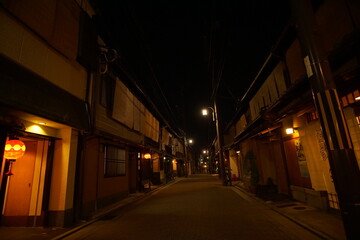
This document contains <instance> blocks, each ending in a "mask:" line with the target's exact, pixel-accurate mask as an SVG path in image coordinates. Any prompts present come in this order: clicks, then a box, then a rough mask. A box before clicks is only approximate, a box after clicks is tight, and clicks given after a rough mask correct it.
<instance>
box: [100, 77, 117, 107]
mask: <svg viewBox="0 0 360 240" xmlns="http://www.w3.org/2000/svg"><path fill="white" fill-rule="evenodd" d="M100 84H101V85H100V91H101V92H100V104H101V105H102V106H104V107H105V108H107V109H112V105H113V101H114V89H115V81H114V79H113V78H112V77H110V76H109V75H108V74H105V75H102V77H101V83H100Z"/></svg>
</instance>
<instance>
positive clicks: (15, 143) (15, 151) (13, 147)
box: [4, 139, 26, 160]
mask: <svg viewBox="0 0 360 240" xmlns="http://www.w3.org/2000/svg"><path fill="white" fill-rule="evenodd" d="M25 150H26V146H25V143H23V142H22V141H20V140H16V139H12V140H9V141H6V145H5V151H4V158H6V159H9V160H16V159H18V158H21V157H22V156H24V154H25Z"/></svg>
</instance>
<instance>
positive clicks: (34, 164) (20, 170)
mask: <svg viewBox="0 0 360 240" xmlns="http://www.w3.org/2000/svg"><path fill="white" fill-rule="evenodd" d="M20 140H21V141H23V142H24V143H25V145H26V152H25V154H24V156H22V157H21V158H19V159H17V160H16V161H15V162H14V163H13V164H12V166H11V173H13V175H7V173H9V161H7V160H6V159H3V161H2V166H1V179H2V181H1V199H0V204H1V208H2V215H1V225H2V226H28V227H33V226H41V225H43V224H44V211H43V199H44V189H45V188H46V187H45V179H46V168H47V163H48V161H47V159H48V152H49V143H50V140H48V139H40V138H31V137H26V138H20Z"/></svg>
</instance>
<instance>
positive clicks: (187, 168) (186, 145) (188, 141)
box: [184, 136, 194, 177]
mask: <svg viewBox="0 0 360 240" xmlns="http://www.w3.org/2000/svg"><path fill="white" fill-rule="evenodd" d="M193 143H194V140H193V139H191V138H189V139H187V138H186V136H185V137H184V154H185V176H186V177H188V176H189V175H190V174H189V171H190V172H191V165H190V160H189V154H188V150H189V146H190V144H193ZM189 165H190V166H189Z"/></svg>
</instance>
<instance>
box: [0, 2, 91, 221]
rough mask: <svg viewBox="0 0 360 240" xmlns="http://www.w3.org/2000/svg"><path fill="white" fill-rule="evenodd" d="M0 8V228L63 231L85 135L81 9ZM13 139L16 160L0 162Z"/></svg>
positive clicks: (70, 5)
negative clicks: (21, 152) (14, 141)
mask: <svg viewBox="0 0 360 240" xmlns="http://www.w3.org/2000/svg"><path fill="white" fill-rule="evenodd" d="M0 2H1V8H0V41H1V44H0V155H1V156H4V157H2V158H1V163H2V164H1V172H0V177H1V178H0V179H1V191H0V192H1V194H0V208H1V210H2V211H1V213H2V214H1V225H4V226H44V225H47V226H64V225H68V224H69V223H71V222H73V216H74V205H73V202H74V191H75V183H76V176H75V172H76V165H77V157H78V149H79V142H80V140H79V139H80V138H81V135H82V133H83V132H85V131H88V130H89V128H90V124H89V108H88V107H89V105H88V95H87V91H88V88H87V86H88V81H89V77H90V75H91V74H90V71H89V69H91V67H90V65H87V64H85V62H81V59H82V55H81V50H82V49H81V46H82V45H81V43H82V39H81V34H80V31H79V29H82V27H83V26H84V19H87V18H89V16H88V14H87V13H86V11H85V10H84V9H89V7H88V5H86V4H85V3H84V4H83V5H80V4H78V3H77V2H76V1H34V2H32V1H21V2H18V1H0ZM89 11H90V9H89ZM89 40H90V39H87V41H89ZM95 40H96V38H95ZM95 46H96V45H95ZM88 60H89V62H88V63H89V64H90V63H91V60H95V61H93V62H96V59H94V58H93V59H91V58H89V59H88ZM13 139H16V140H19V141H21V142H22V143H24V145H25V147H23V148H22V149H23V150H25V153H24V155H23V156H21V157H20V156H19V157H18V158H17V159H12V158H11V156H9V155H8V151H18V149H19V146H20V145H17V144H15V145H12V144H11V140H13Z"/></svg>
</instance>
